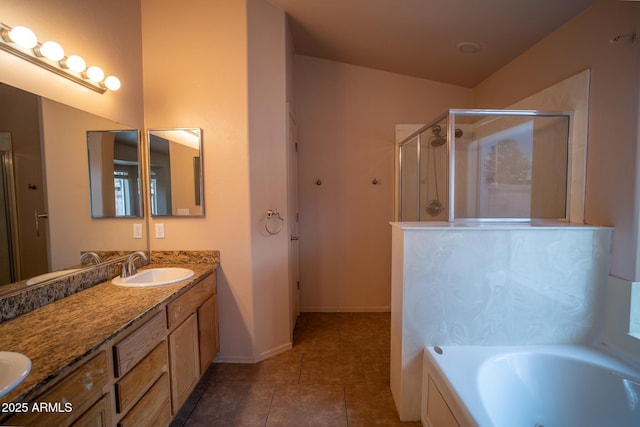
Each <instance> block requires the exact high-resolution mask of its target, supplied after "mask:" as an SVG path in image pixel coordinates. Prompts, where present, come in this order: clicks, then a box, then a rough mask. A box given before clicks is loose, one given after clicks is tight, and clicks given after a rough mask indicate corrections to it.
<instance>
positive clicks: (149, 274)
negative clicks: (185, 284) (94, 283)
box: [111, 267, 195, 288]
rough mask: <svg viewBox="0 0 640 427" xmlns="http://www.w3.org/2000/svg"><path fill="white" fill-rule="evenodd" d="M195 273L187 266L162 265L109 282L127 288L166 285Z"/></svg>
mask: <svg viewBox="0 0 640 427" xmlns="http://www.w3.org/2000/svg"><path fill="white" fill-rule="evenodd" d="M194 274H195V273H194V272H193V271H192V270H189V269H187V268H179V267H162V268H150V269H148V270H142V271H140V272H138V273H136V274H134V275H133V276H129V277H125V278H122V277H116V278H114V279H113V280H111V283H113V284H114V285H118V286H126V287H128V288H146V287H151V286H161V285H168V284H170V283H176V282H180V281H182V280H186V279H188V278H190V277H191V276H193V275H194Z"/></svg>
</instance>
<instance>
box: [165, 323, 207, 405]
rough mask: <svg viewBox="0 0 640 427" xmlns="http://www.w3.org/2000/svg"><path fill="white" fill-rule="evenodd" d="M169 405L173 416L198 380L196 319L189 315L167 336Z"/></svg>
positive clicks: (198, 363)
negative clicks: (169, 375)
mask: <svg viewBox="0 0 640 427" xmlns="http://www.w3.org/2000/svg"><path fill="white" fill-rule="evenodd" d="M169 363H170V366H171V368H170V372H171V405H172V408H173V415H175V414H176V413H178V410H179V409H180V407H181V406H182V405H183V403H184V402H185V401H186V400H187V398H188V397H189V394H190V393H191V391H193V389H194V388H195V386H196V384H197V383H198V379H199V378H200V352H199V346H198V319H197V315H196V313H193V314H191V316H189V317H188V318H187V320H185V321H184V322H183V323H182V324H181V325H180V326H178V327H177V328H176V329H175V330H174V331H173V332H172V333H171V334H170V335H169Z"/></svg>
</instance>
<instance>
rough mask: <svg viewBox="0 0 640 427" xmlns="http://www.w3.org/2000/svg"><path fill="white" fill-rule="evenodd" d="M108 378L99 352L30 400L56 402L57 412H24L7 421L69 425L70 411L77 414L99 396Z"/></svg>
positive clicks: (105, 362) (104, 357) (105, 361)
mask: <svg viewBox="0 0 640 427" xmlns="http://www.w3.org/2000/svg"><path fill="white" fill-rule="evenodd" d="M108 381H109V374H108V372H107V355H106V353H105V352H104V351H103V352H100V353H99V354H98V355H96V356H95V357H94V358H92V359H91V360H89V361H88V362H87V363H85V364H84V365H82V366H81V367H79V368H78V369H76V370H75V371H74V372H73V373H72V374H71V375H69V376H68V377H67V378H65V379H63V380H62V381H61V382H60V383H59V384H57V385H55V386H54V387H53V388H52V389H51V390H49V391H48V392H47V393H45V394H43V395H42V396H40V397H38V398H37V399H34V402H39V403H47V404H57V405H60V412H27V413H25V414H20V415H18V416H16V417H13V418H11V420H10V424H12V425H32V426H40V425H42V426H62V425H69V422H70V421H71V418H73V417H74V414H80V411H83V410H85V409H86V406H88V405H89V404H90V403H91V402H92V401H95V400H97V399H98V398H99V397H100V396H102V389H103V388H104V386H105V385H106V384H107V382H108ZM67 403H68V404H70V408H69V409H67V407H66V406H65V404H67ZM65 411H68V412H65Z"/></svg>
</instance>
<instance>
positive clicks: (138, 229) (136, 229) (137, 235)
mask: <svg viewBox="0 0 640 427" xmlns="http://www.w3.org/2000/svg"><path fill="white" fill-rule="evenodd" d="M133 238H134V239H142V224H133Z"/></svg>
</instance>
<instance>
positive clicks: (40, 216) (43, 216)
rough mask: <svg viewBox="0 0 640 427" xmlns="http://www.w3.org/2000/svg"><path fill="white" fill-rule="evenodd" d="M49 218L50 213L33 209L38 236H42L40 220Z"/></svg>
mask: <svg viewBox="0 0 640 427" xmlns="http://www.w3.org/2000/svg"><path fill="white" fill-rule="evenodd" d="M47 218H49V214H48V213H41V214H39V213H38V211H37V210H35V211H33V219H34V221H35V223H36V237H40V220H41V219H47Z"/></svg>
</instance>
